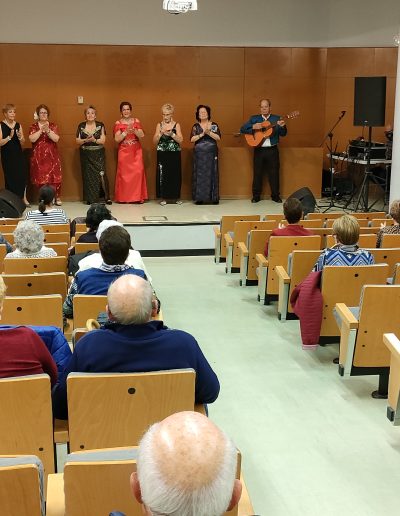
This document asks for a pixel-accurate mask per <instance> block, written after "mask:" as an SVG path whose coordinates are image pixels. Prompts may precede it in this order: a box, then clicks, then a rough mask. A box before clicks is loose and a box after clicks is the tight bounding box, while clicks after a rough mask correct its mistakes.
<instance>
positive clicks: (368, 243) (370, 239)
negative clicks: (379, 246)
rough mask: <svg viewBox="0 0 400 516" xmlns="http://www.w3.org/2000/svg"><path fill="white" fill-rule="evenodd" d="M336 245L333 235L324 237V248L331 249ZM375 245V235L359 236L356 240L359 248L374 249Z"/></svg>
mask: <svg viewBox="0 0 400 516" xmlns="http://www.w3.org/2000/svg"><path fill="white" fill-rule="evenodd" d="M335 244H336V240H335V237H334V236H333V235H328V236H327V237H326V247H332V246H334V245H335ZM375 244H376V235H366V234H363V235H360V236H359V239H358V245H359V246H360V247H375Z"/></svg>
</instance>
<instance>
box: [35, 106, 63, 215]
mask: <svg viewBox="0 0 400 516" xmlns="http://www.w3.org/2000/svg"><path fill="white" fill-rule="evenodd" d="M35 113H36V116H37V117H38V120H37V121H36V122H35V123H34V124H32V125H31V127H30V129H29V140H30V142H31V143H32V156H31V163H30V175H31V182H32V184H34V185H36V186H37V187H38V188H41V187H42V186H44V185H50V186H52V187H53V188H54V190H55V192H56V202H55V204H56V205H57V206H61V204H62V203H61V199H60V191H61V160H60V154H59V152H58V148H57V142H58V141H59V139H60V136H59V134H58V127H57V125H56V124H55V123H54V122H50V121H49V115H50V110H49V108H48V107H47V106H46V105H45V104H39V106H38V107H37V108H36V110H35Z"/></svg>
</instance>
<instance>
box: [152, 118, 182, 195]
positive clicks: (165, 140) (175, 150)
mask: <svg viewBox="0 0 400 516" xmlns="http://www.w3.org/2000/svg"><path fill="white" fill-rule="evenodd" d="M162 126H163V123H162V122H161V124H160V128H161V129H162ZM172 132H173V133H174V134H176V124H175V125H174V127H173V129H172ZM181 183H182V172H181V146H180V145H179V143H178V142H177V141H175V140H174V139H173V138H172V137H171V136H168V135H166V134H162V135H161V137H160V139H159V141H158V145H157V183H156V194H157V197H160V198H161V199H179V198H180V196H181Z"/></svg>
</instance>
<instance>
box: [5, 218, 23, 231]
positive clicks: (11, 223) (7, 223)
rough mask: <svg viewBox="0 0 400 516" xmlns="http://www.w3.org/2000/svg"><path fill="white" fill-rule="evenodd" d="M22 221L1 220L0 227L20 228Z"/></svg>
mask: <svg viewBox="0 0 400 516" xmlns="http://www.w3.org/2000/svg"><path fill="white" fill-rule="evenodd" d="M21 220H23V219H14V218H13V219H10V218H0V226H13V227H14V228H16V227H17V226H18V222H19V221H21ZM0 229H1V228H0Z"/></svg>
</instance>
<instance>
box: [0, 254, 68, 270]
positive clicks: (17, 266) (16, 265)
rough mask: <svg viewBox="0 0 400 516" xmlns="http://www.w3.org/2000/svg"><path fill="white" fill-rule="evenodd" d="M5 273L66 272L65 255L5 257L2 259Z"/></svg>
mask: <svg viewBox="0 0 400 516" xmlns="http://www.w3.org/2000/svg"><path fill="white" fill-rule="evenodd" d="M3 268H4V272H5V273H6V274H33V273H34V272H38V273H44V272H66V271H67V257H66V256H55V257H53V258H6V259H5V260H4V266H3Z"/></svg>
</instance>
